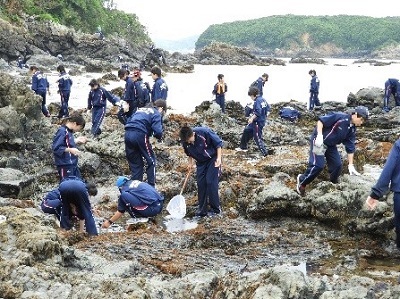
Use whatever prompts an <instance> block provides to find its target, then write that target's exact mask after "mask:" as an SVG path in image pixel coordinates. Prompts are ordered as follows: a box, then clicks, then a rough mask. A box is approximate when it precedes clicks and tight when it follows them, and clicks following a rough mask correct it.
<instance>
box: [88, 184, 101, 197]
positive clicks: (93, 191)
mask: <svg viewBox="0 0 400 299" xmlns="http://www.w3.org/2000/svg"><path fill="white" fill-rule="evenodd" d="M86 189H87V191H88V193H89V195H91V196H96V195H97V193H98V190H97V186H96V184H95V183H93V182H87V183H86Z"/></svg>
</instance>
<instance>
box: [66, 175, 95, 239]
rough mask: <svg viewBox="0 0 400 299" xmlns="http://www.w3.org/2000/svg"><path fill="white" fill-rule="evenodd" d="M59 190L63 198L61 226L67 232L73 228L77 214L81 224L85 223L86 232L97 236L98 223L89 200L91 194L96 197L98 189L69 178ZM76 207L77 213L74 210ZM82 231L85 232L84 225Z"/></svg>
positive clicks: (81, 227) (77, 179) (81, 226)
mask: <svg viewBox="0 0 400 299" xmlns="http://www.w3.org/2000/svg"><path fill="white" fill-rule="evenodd" d="M58 190H59V192H60V197H61V202H62V206H61V219H60V226H61V228H63V229H65V230H70V229H71V228H72V227H73V224H72V223H71V218H72V216H73V215H74V214H75V213H76V214H77V217H78V218H79V220H81V221H82V222H80V223H81V224H83V221H84V222H85V227H86V232H87V233H88V234H89V235H92V236H93V235H97V234H98V232H97V228H96V223H95V221H94V217H93V213H92V207H91V204H90V200H89V194H91V195H96V194H97V188H96V186H94V185H89V186H88V187H87V185H86V184H85V183H84V182H83V181H82V180H81V179H79V178H76V177H68V178H66V179H64V180H63V181H62V182H61V183H60V185H59V187H58ZM75 207H76V212H75V211H74V208H75ZM79 230H80V231H83V225H80V229H79Z"/></svg>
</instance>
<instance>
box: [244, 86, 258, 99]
mask: <svg viewBox="0 0 400 299" xmlns="http://www.w3.org/2000/svg"><path fill="white" fill-rule="evenodd" d="M259 93H260V91H259V90H258V88H257V87H256V86H250V87H249V91H248V92H247V95H249V96H255V97H256V96H258V94H259Z"/></svg>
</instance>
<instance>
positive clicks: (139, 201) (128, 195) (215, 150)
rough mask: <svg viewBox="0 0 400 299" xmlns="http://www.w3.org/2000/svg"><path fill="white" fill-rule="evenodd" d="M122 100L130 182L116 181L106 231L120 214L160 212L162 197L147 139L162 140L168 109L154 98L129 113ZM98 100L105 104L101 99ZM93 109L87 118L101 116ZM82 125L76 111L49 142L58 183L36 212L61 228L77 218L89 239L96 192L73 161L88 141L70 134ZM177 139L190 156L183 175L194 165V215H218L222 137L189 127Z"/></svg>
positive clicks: (93, 226) (93, 227)
mask: <svg viewBox="0 0 400 299" xmlns="http://www.w3.org/2000/svg"><path fill="white" fill-rule="evenodd" d="M152 71H153V69H152ZM154 71H155V72H154V73H152V75H153V78H154V79H155V81H157V80H156V79H158V75H161V72H158V70H157V69H154ZM121 74H122V72H121ZM124 75H125V74H124ZM125 79H126V78H125ZM127 81H128V80H127ZM90 83H91V84H90V85H91V88H92V90H91V93H95V92H93V89H94V90H97V91H96V93H98V94H101V95H102V96H103V95H104V97H105V99H108V100H110V101H111V102H112V103H113V104H118V101H117V99H116V98H115V97H113V96H112V95H109V94H108V92H107V91H104V90H102V88H101V87H100V85H99V84H98V82H94V80H92V81H91V82H90ZM94 83H97V84H94ZM92 85H93V86H92ZM162 85H166V84H165V81H162V82H159V86H160V88H161V90H162V89H165V87H164V88H163V87H162ZM127 86H129V85H127ZM153 88H154V87H153ZM164 91H165V90H164ZM126 94H129V92H127V91H126V90H125V95H126ZM107 95H108V96H107ZM165 96H166V93H165ZM91 98H92V99H93V98H96V95H93V94H90V97H89V99H91ZM124 100H126V102H127V103H128V104H127V105H121V110H122V111H123V114H125V117H124V120H125V121H124V122H123V124H124V126H125V137H124V143H125V153H126V158H127V161H128V164H129V168H130V171H131V175H130V177H129V178H128V177H119V178H118V179H117V181H116V185H117V187H118V188H119V190H120V196H119V198H118V207H117V212H116V213H115V214H114V215H113V216H112V217H111V218H109V219H107V220H106V221H104V223H103V224H102V227H103V228H107V227H109V226H110V225H111V224H113V223H114V222H115V221H117V220H118V219H119V218H120V217H121V215H122V214H123V213H124V212H125V211H128V213H129V214H130V215H131V216H132V217H151V216H155V215H157V214H158V213H160V212H161V211H162V208H163V201H164V197H163V196H162V195H161V194H160V193H159V192H158V191H157V190H156V189H155V184H156V157H155V154H154V151H153V149H152V145H151V143H150V137H152V136H154V137H156V138H157V139H161V138H162V136H163V125H162V118H163V115H164V114H165V112H166V111H167V104H166V101H165V99H161V98H159V99H157V100H155V101H154V102H153V101H150V103H147V104H146V105H145V106H144V107H135V108H134V109H133V110H131V106H130V105H129V100H127V98H125V97H124ZM103 101H104V102H105V100H104V99H103ZM92 103H95V102H92ZM95 107H97V106H96V105H93V104H92V106H90V108H91V110H92V115H93V113H94V114H95V115H94V117H93V118H98V117H100V116H98V115H104V114H102V111H101V109H99V111H94V110H95V109H96V108H95ZM85 124H86V122H85V119H84V118H83V116H82V115H80V114H77V113H75V114H73V115H71V116H68V117H66V118H65V119H64V122H63V124H62V125H61V126H60V128H59V129H58V130H57V132H56V134H55V136H54V138H53V144H52V150H53V155H54V161H55V165H56V167H57V171H58V174H59V178H60V183H59V186H58V188H56V189H55V190H52V191H50V192H49V193H48V194H47V195H46V196H45V198H44V199H43V201H42V204H41V208H42V210H43V211H44V212H45V213H50V214H55V215H56V216H57V218H58V219H59V220H60V226H61V227H62V228H63V229H66V230H70V229H72V227H73V219H75V218H76V219H79V221H80V226H79V230H83V229H84V227H86V232H87V233H88V234H89V235H97V234H98V230H97V228H96V224H95V221H94V217H93V209H92V206H91V204H90V196H91V195H93V196H95V195H96V194H97V188H96V187H95V186H93V184H91V183H86V182H85V181H84V180H83V179H82V175H81V172H80V170H79V167H78V157H79V155H80V154H81V151H80V150H79V149H78V148H77V145H78V144H84V143H86V142H87V138H86V137H84V136H80V137H77V138H74V133H76V132H80V131H82V130H83V129H84V127H85ZM92 133H93V131H92ZM93 135H95V134H93ZM180 137H181V141H182V147H183V149H184V152H185V153H186V155H187V156H188V157H189V165H188V171H192V169H193V164H194V161H196V164H197V168H196V169H197V183H198V188H199V194H198V200H199V208H198V211H197V212H196V216H199V217H205V216H208V215H210V214H211V215H220V214H221V205H220V201H219V194H218V180H219V179H218V178H219V176H220V172H221V159H222V157H221V155H222V150H221V148H222V144H223V142H222V140H221V138H219V136H218V135H217V134H215V133H214V132H213V131H212V130H211V129H209V128H193V129H192V128H190V127H188V126H184V127H182V128H181V130H180ZM144 161H146V163H147V165H146V182H144V181H143V179H144ZM83 223H84V225H83Z"/></svg>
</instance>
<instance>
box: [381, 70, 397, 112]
mask: <svg viewBox="0 0 400 299" xmlns="http://www.w3.org/2000/svg"><path fill="white" fill-rule="evenodd" d="M391 95H393V96H394V100H395V104H396V106H400V82H399V79H395V78H389V79H388V80H386V82H385V96H384V98H383V110H385V111H389V110H390V106H389V100H390V96H391Z"/></svg>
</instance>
